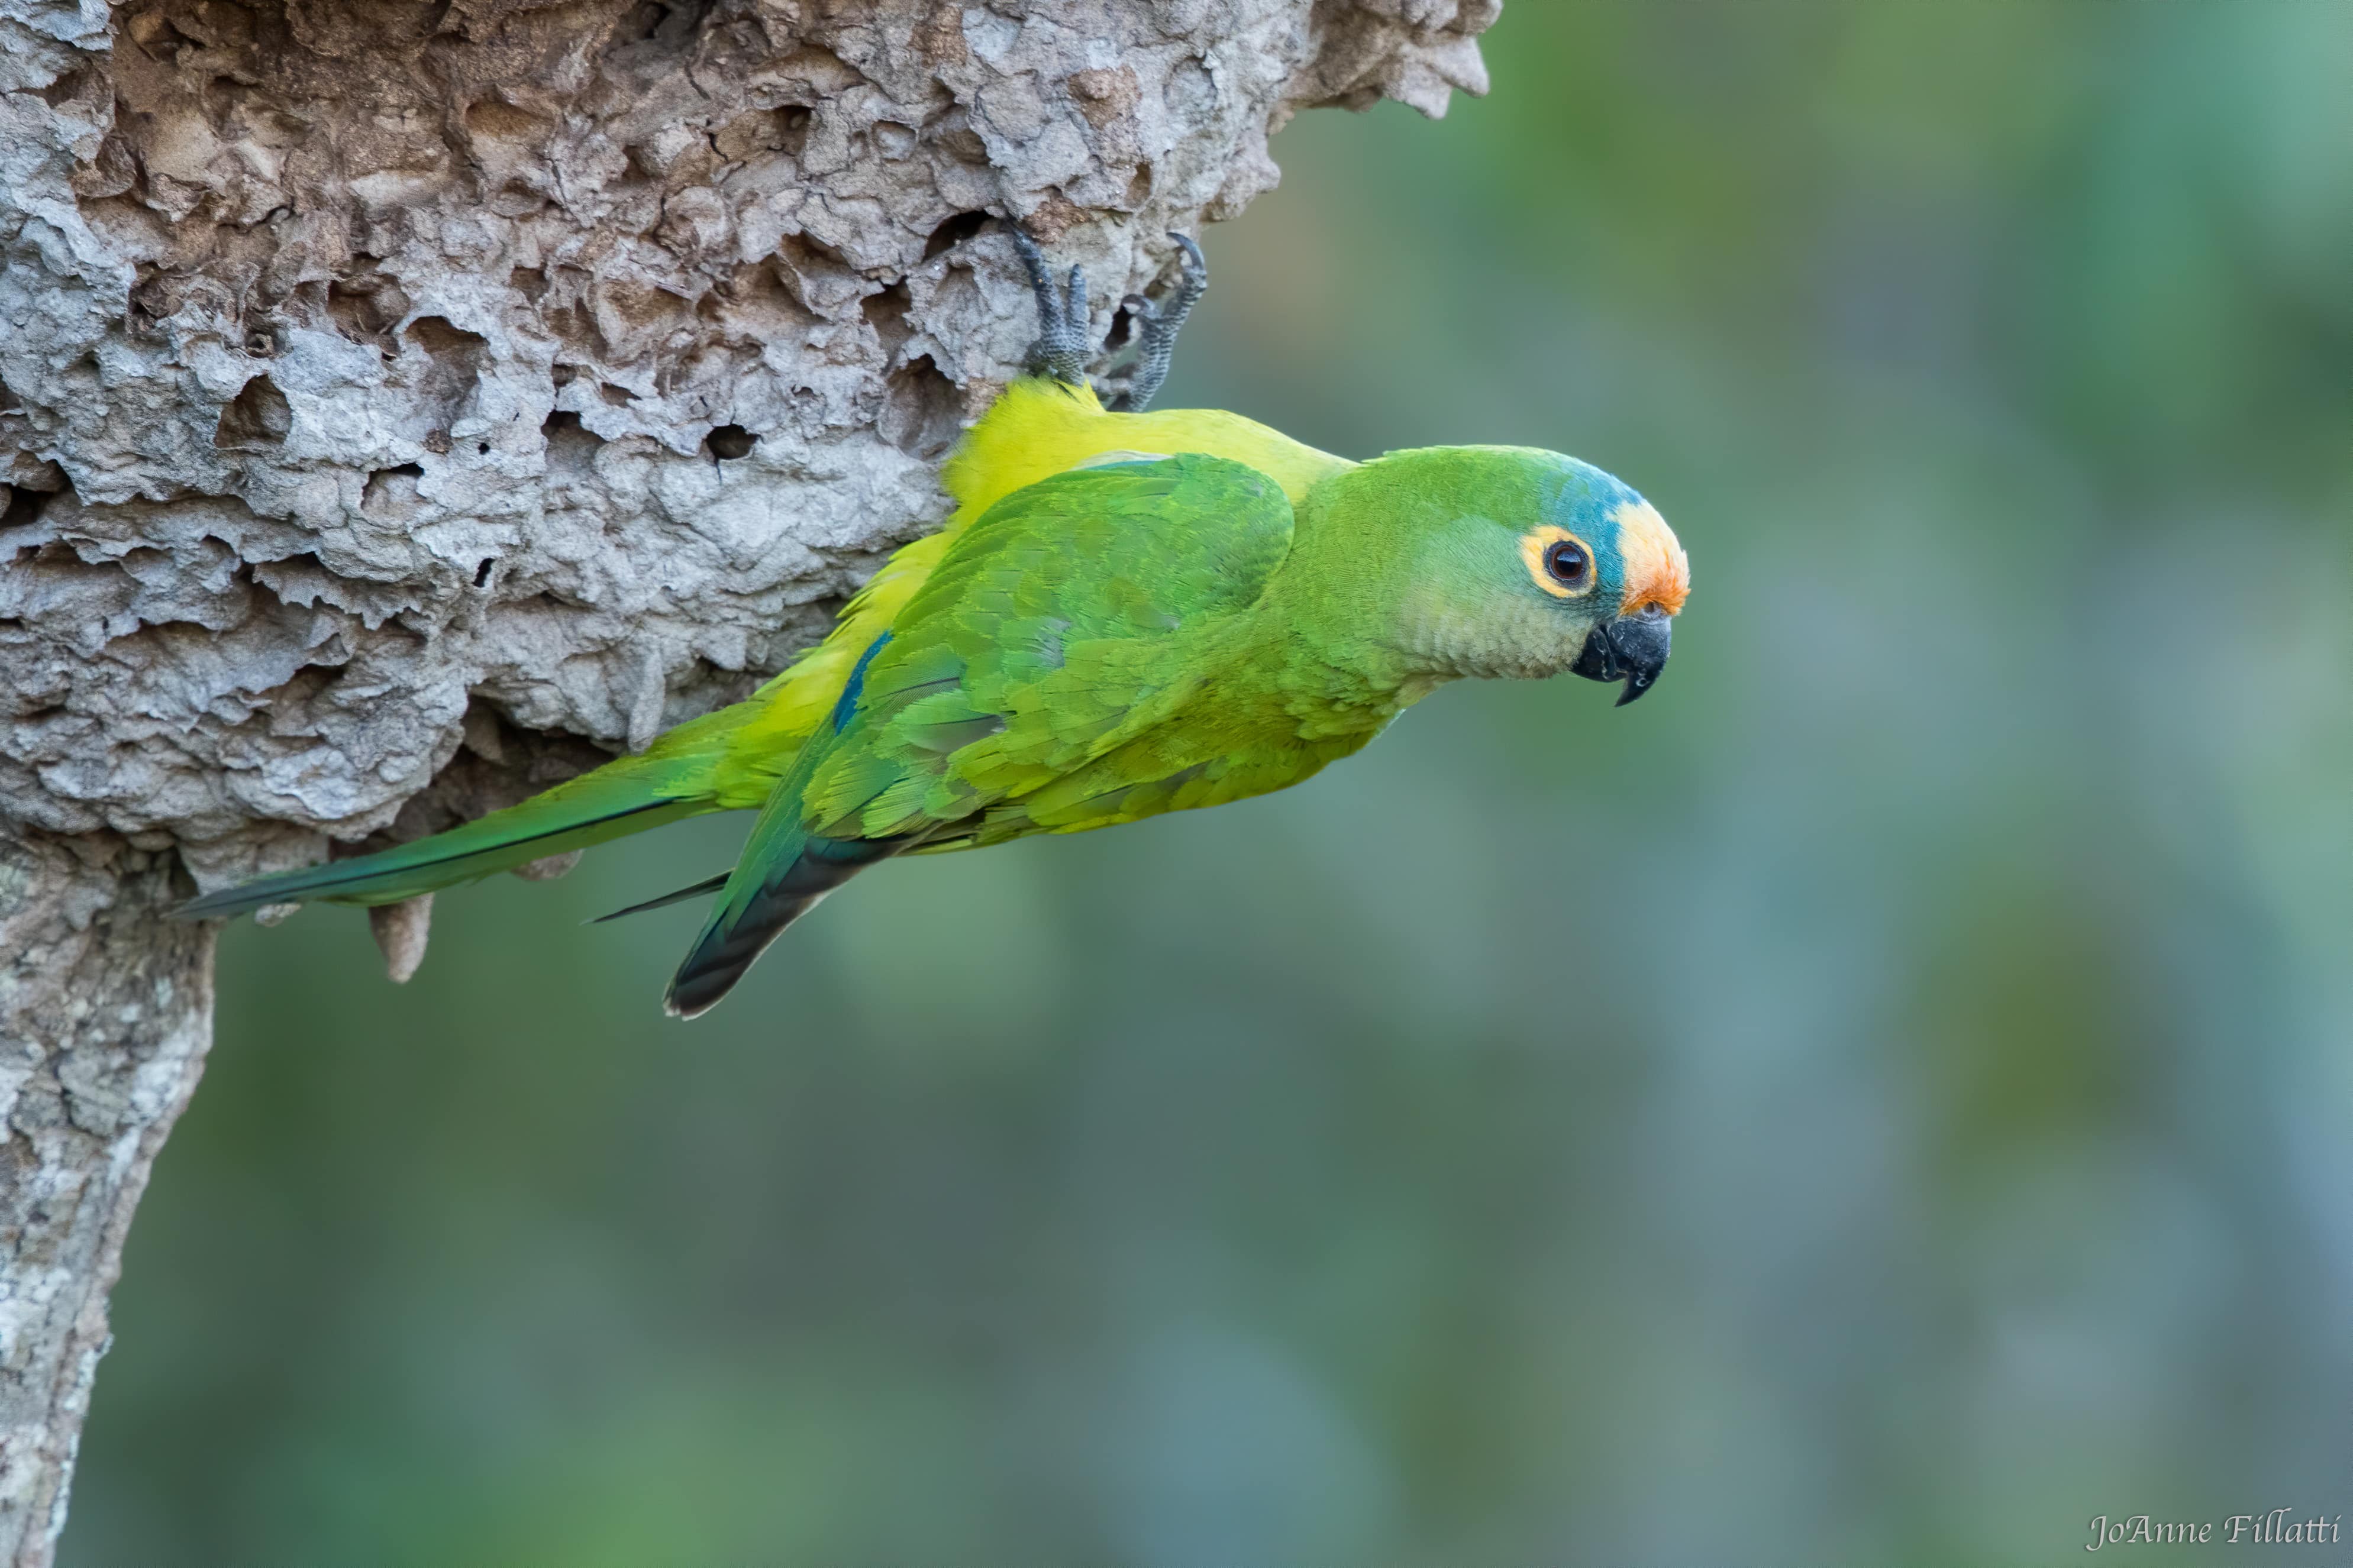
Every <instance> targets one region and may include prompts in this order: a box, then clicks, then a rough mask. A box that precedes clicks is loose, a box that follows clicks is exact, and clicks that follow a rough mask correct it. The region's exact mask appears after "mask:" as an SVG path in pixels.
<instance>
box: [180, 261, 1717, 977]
mask: <svg viewBox="0 0 2353 1568" xmlns="http://www.w3.org/2000/svg"><path fill="white" fill-rule="evenodd" d="M1015 243H1016V245H1017V247H1018V249H1019V250H1020V251H1021V254H1022V256H1023V258H1024V260H1025V261H1026V262H1027V263H1028V264H1029V268H1030V273H1031V279H1032V282H1033V284H1034V285H1035V286H1036V289H1037V293H1038V299H1039V314H1040V318H1041V327H1042V331H1041V334H1040V338H1039V347H1038V348H1037V349H1035V350H1033V351H1032V368H1033V371H1034V372H1035V373H1036V374H1030V375H1028V376H1025V377H1024V378H1023V379H1020V380H1018V381H1016V382H1014V383H1013V384H1011V385H1010V386H1008V388H1007V390H1006V393H1005V395H1003V396H1002V397H1000V398H999V399H998V400H997V403H996V404H995V405H993V406H992V407H991V408H990V409H989V411H988V412H987V415H985V416H983V417H982V419H981V420H980V421H979V423H978V424H976V426H974V427H973V428H972V429H971V430H970V431H968V432H967V433H966V434H965V438H964V440H963V441H962V443H961V444H960V446H959V448H958V451H957V453H956V455H955V457H954V458H952V459H951V460H950V463H949V465H948V467H947V469H946V471H945V473H944V476H943V478H944V483H945V484H946V486H947V488H948V489H949V491H950V493H951V494H952V495H954V496H955V498H956V500H958V502H959V503H960V504H959V506H958V509H957V510H956V512H955V516H954V517H952V518H951V519H950V521H949V522H948V524H947V526H946V527H945V528H944V529H943V530H942V531H940V532H939V533H937V534H935V535H934V536H932V537H930V538H928V539H924V540H920V541H918V542H915V543H913V544H911V545H909V546H907V547H906V548H905V549H903V550H902V551H901V552H898V554H897V555H895V556H894V557H893V558H892V561H891V562H890V563H888V564H887V565H886V566H885V567H884V568H883V569H882V571H881V572H880V573H878V574H876V576H875V578H874V579H873V581H872V582H871V583H870V584H868V586H867V587H866V589H865V590H864V591H863V592H861V593H860V595H859V596H858V597H857V598H855V599H853V600H852V601H851V602H850V604H849V605H848V607H846V608H845V609H844V611H843V612H842V615H841V617H840V620H839V624H838V625H837V626H836V628H835V630H834V632H833V634H832V635H831V636H830V637H828V639H827V640H826V641H825V642H823V643H821V644H819V645H818V647H815V648H813V649H811V650H810V651H809V653H807V655H804V656H803V657H802V658H801V659H800V660H799V661H797V663H795V664H794V665H793V666H792V667H790V668H787V669H786V671H785V672H784V673H783V674H782V675H779V676H778V677H776V679H774V680H772V681H770V682H769V683H768V685H767V686H765V687H764V688H763V689H761V690H760V691H759V692H757V693H755V694H754V696H753V697H752V698H751V699H749V700H746V701H744V702H742V703H738V704H736V705H735V706H733V707H731V708H727V709H723V710H720V711H718V712H716V713H712V714H710V715H707V716H706V717H704V718H702V719H699V720H695V721H691V722H690V723H687V724H683V725H681V726H679V727H678V728H677V729H675V730H672V731H669V732H668V733H666V734H664V735H663V736H661V737H660V738H659V739H658V740H657V741H656V742H654V744H653V745H652V746H651V747H650V748H649V750H648V751H647V752H645V753H644V754H642V755H640V756H636V757H626V758H621V759H618V760H617V761H615V762H613V763H608V764H607V765H606V766H604V767H601V768H598V769H597V770H596V771H595V772H593V773H587V774H585V775H584V776H582V777H580V778H578V779H575V780H573V781H572V782H570V783H568V784H561V785H558V786H557V787H556V788H554V789H553V790H550V791H548V792H546V793H545V794H543V795H538V796H535V797H534V798H533V799H531V800H528V801H525V802H523V803H522V805H516V806H512V807H510V808H508V809H507V810H505V811H501V812H495V813H492V814H491V816H486V817H483V818H481V819H480V820H479V821H476V822H472V823H469V824H467V825H465V826H461V827H458V828H454V829H451V830H450V831H448V832H447V833H442V834H438V835H436V836H434V837H430V838H426V839H420V840H418V841H417V842H415V843H412V844H406V845H401V846H399V847H395V848H392V849H387V850H384V851H381V852H379V853H376V854H373V855H365V856H360V857H357V858H349V859H343V860H332V861H329V862H328V863H327V864H325V865H323V866H320V867H315V868H310V869H307V870H301V871H294V872H290V873H287V874H285V875H282V876H277V877H269V878H264V879H260V880H259V881H256V882H252V883H248V884H247V885H245V886H243V887H238V888H234V889H226V890H224V891H220V892H215V893H210V894H206V896H204V897H202V898H199V899H197V900H194V901H193V902H192V903H190V904H188V905H186V906H185V908H184V910H183V911H182V912H183V913H185V914H187V915H190V916H211V915H225V914H231V913H236V912H238V911H240V910H251V909H256V908H259V907H260V906H263V905H267V904H278V903H285V902H290V901H299V900H306V899H319V900H328V901H333V902H343V903H360V904H383V903H390V902H396V901H398V900H403V899H407V898H412V897H415V896H417V894H419V893H424V892H428V891H431V890H433V889H438V888H442V887H446V886H449V885H451V884H453V883H457V882H461V881H469V880H472V879H476V878H479V877H482V876H486V875H489V874H490V873H491V872H494V871H498V870H503V869H510V868H514V867H517V866H520V865H522V864H523V863H525V862H527V861H530V860H533V859H536V858H541V857H543V856H546V855H551V854H555V853H559V852H562V851H564V850H567V849H571V848H575V847H579V846H582V845H585V844H591V843H596V842H599V841H602V840H604V839H607V838H611V837H618V836H620V835H621V834H625V833H631V832H636V831H638V830H640V829H642V828H645V827H649V826H657V825H659V824H660V823H663V822H668V821H672V820H676V819H677V818H679V817H681V816H691V815H694V814H697V813H700V812H705V811H714V810H725V809H733V808H751V809H756V810H757V811H758V813H759V816H758V818H757V820H756V821H755V822H754V826H753V828H752V832H751V836H750V837H749V839H748V840H747V841H746V843H745V845H744V852H743V855H742V858H740V859H739V860H738V861H737V863H736V865H735V867H734V868H733V870H732V871H730V872H728V873H726V874H725V875H723V876H722V877H717V878H713V879H710V880H708V881H706V882H702V883H698V884H696V885H695V886H693V887H691V888H687V889H681V891H679V892H677V893H673V894H670V895H668V896H666V897H664V898H660V899H656V900H650V901H649V902H648V903H644V904H639V905H636V906H633V907H632V908H631V909H629V910H621V911H619V912H620V913H621V914H629V913H634V912H636V910H643V909H651V908H655V907H658V906H659V905H661V904H666V903H670V902H672V901H674V900H679V899H683V898H688V897H692V896H696V895H699V894H703V893H710V892H716V893H717V895H718V898H717V900H716V902H715V903H714V905H713V907H712V911H711V915H710V918H709V920H708V921H706V922H705V923H704V926H703V929H702V934H701V936H700V937H699V938H698V939H697V940H696V942H695V943H694V946H693V948H692V950H691V952H689V953H688V954H687V957H686V960H685V962H684V963H681V965H680V966H679V969H678V973H677V974H676V976H675V977H674V978H673V979H672V981H671V982H670V991H669V994H668V996H667V998H666V999H665V1005H666V1007H667V1009H668V1010H669V1011H670V1013H671V1014H672V1015H674V1016H680V1017H693V1016H696V1015H698V1014H701V1013H702V1012H705V1011H707V1010H708V1009H709V1008H710V1007H712V1005H714V1004H716V1003H717V1002H718V1001H719V1000H720V998H722V997H723V996H724V995H725V994H727V993H728V991H729V990H730V989H732V988H733V986H734V984H735V983H736V982H737V981H738V980H740V979H741V978H742V977H743V975H744V972H745V971H746V970H747V969H748V968H750V967H751V964H752V963H753V961H754V959H756V958H757V957H758V956H759V955H760V953H761V952H763V951H764V950H765V949H766V947H767V946H768V944H769V943H770V942H774V941H775V940H776V937H777V936H778V935H779V934H780V933H782V932H783V931H784V930H785V928H786V927H787V926H789V925H790V924H791V923H792V922H793V921H796V920H797V919H799V918H800V916H802V915H803V914H805V913H806V912H807V910H809V909H810V908H811V906H813V905H815V904H816V903H817V901H818V900H819V899H821V898H823V897H824V896H825V895H826V894H828V893H829V892H831V891H832V890H833V889H835V888H838V887H839V886H840V885H841V884H842V883H843V882H845V881H847V880H848V879H849V878H851V877H853V876H855V875H856V874H857V873H858V872H859V871H860V870H861V869H863V868H866V867H868V866H871V865H873V864H874V863H875V862H877V861H879V860H884V859H888V858H892V857H893V856H897V855H905V854H934V853H938V852H942V851H945V850H952V849H967V848H975V847H983V846H987V845H991V844H1000V843H1004V842H1006V841H1008V840H1010V839H1015V838H1023V837H1029V836H1030V835H1032V834H1039V833H1076V832H1081V831H1083V830H1085V829H1088V828H1092V827H1105V826H1111V825H1112V824H1113V823H1121V822H1134V821H1137V820H1139V819H1141V818H1144V817H1147V816H1158V815H1160V814H1161V813H1163V812H1167V811H1183V810H1189V809H1191V808H1194V807H1197V806H1205V805H1219V804H1222V803H1223V802H1226V801H1230V800H1240V799H1243V798H1245V797H1247V796H1250V795H1263V794H1265V793H1267V792H1269V791H1271V790H1278V789H1282V788H1284V787H1286V786H1288V785H1291V784H1297V783H1299V782H1300V781H1301V780H1303V779H1305V778H1308V777H1310V776H1312V775H1313V774H1314V773H1317V772H1318V771H1320V770H1321V769H1323V768H1324V766H1325V765H1326V764H1328V763H1332V762H1334V761H1335V760H1337V759H1338V758H1341V757H1345V756H1346V755H1348V754H1349V753H1350V752H1354V751H1356V750H1357V749H1358V748H1359V747H1361V746H1363V745H1364V744H1365V743H1366V742H1368V741H1370V740H1371V739H1372V738H1373V737H1374V736H1375V735H1377V734H1378V733H1380V731H1382V730H1383V729H1384V728H1386V727H1387V726H1388V723H1389V721H1391V720H1392V719H1394V718H1396V717H1397V715H1398V713H1399V712H1401V711H1403V710H1405V709H1406V708H1408V707H1409V706H1410V705H1412V704H1413V703H1415V702H1417V701H1419V700H1421V699H1422V698H1423V697H1425V696H1427V695H1428V694H1429V693H1430V691H1432V690H1434V689H1437V688H1438V687H1440V686H1442V685H1444V684H1445V683H1447V682H1448V681H1451V680H1456V679H1462V678H1465V677H1472V676H1488V677H1493V676H1512V677H1523V678H1534V677H1543V676H1549V675H1556V674H1559V673H1561V672H1563V671H1567V672H1570V673H1573V674H1577V675H1581V676H1585V677H1588V679H1595V680H1601V681H1622V682H1624V690H1623V692H1622V694H1621V695H1620V699H1619V701H1620V704H1621V705H1622V704H1624V703H1626V702H1630V701H1632V700H1635V699H1636V698H1638V697H1640V696H1641V695H1642V694H1643V693H1644V692H1645V691H1647V690H1649V689H1650V688H1651V684H1652V683H1653V682H1654V681H1655V680H1656V679H1658V677H1659V673H1660V670H1661V669H1662V667H1663V666H1664V665H1665V663H1666V658H1667V652H1668V647H1669V640H1670V627H1671V626H1672V617H1673V616H1675V615H1676V614H1677V613H1678V612H1680V611H1681V609H1682V608H1683V600H1684V597H1685V595H1687V593H1688V592H1689V586H1690V569H1689V565H1688V563H1687V561H1686V559H1685V557H1684V553H1683V548H1682V546H1681V545H1680V544H1679V543H1678V542H1677V541H1676V539H1675V536H1674V534H1673V532H1672V531H1671V530H1670V529H1669V528H1668V527H1667V524H1666V522H1665V521H1664V520H1663V519H1662V518H1661V517H1660V515H1659V514H1658V512H1657V511H1656V510H1653V509H1652V508H1651V506H1650V505H1649V504H1648V503H1647V502H1645V501H1644V500H1642V498H1641V496H1639V495H1637V494H1636V493H1635V492H1634V491H1633V490H1632V489H1630V488H1628V487H1627V486H1626V485H1625V484H1623V483H1621V482H1620V481H1619V480H1618V479H1613V478H1612V477H1610V476H1609V474H1606V473H1604V472H1602V471H1601V470H1600V469H1599V468H1594V467H1592V466H1590V465H1589V464H1586V463H1582V462H1579V461H1577V459H1576V458H1568V457H1564V456H1562V455H1560V454H1559V453H1556V452H1547V451H1542V450H1538V449H1535V448H1532V447H1429V448H1424V449H1421V450H1415V451H1403V452H1392V453H1389V454H1388V455H1387V456H1385V457H1382V458H1377V459H1375V460H1373V461H1370V462H1365V463H1353V462H1349V461H1347V460H1345V459H1343V458H1335V457H1332V456H1330V455H1329V454H1327V453H1323V452H1318V451H1316V450H1314V448H1312V447H1304V446H1302V445H1300V444H1299V443H1297V442H1294V441H1292V440H1290V439H1289V438H1288V437H1283V436H1282V435H1281V434H1279V433H1278V432H1275V431H1273V430H1271V429H1268V428H1267V427H1266V426H1261V425H1257V424H1254V423H1252V422H1251V421H1249V420H1246V419H1243V418H1240V416H1235V415H1231V414H1227V413H1222V412H1219V411H1215V410H1202V411H1172V412H1165V413H1157V414H1145V413H1141V412H1120V411H1110V410H1106V409H1105V408H1104V407H1103V405H1101V404H1100V403H1099V402H1098V401H1097V399H1096V397H1095V395H1094V393H1093V391H1092V388H1091V386H1090V385H1089V384H1088V381H1087V378H1086V375H1085V371H1084V353H1085V349H1084V342H1083V340H1082V337H1081V336H1080V332H1081V330H1082V328H1083V325H1084V322H1085V320H1086V312H1085V296H1084V283H1083V279H1082V278H1081V276H1080V275H1079V273H1078V272H1077V271H1076V269H1073V270H1072V273H1071V283H1070V285H1069V289H1068V292H1067V295H1065V294H1064V293H1063V292H1062V291H1061V290H1058V289H1056V287H1055V286H1054V284H1053V282H1052V280H1051V279H1050V276H1049V275H1048V273H1047V271H1046V269H1045V267H1044V264H1043V261H1042V258H1039V255H1038V253H1037V251H1036V248H1035V247H1034V246H1032V245H1030V244H1029V242H1028V240H1027V238H1026V237H1021V236H1019V235H1018V231H1017V234H1016V241H1015ZM1179 244H1180V245H1181V246H1182V247H1183V249H1184V259H1185V274H1184V279H1183V281H1182V283H1181V285H1180V287H1179V289H1178V290H1177V292H1176V296H1175V297H1174V299H1173V300H1171V301H1170V302H1169V303H1168V304H1167V305H1166V306H1159V305H1155V303H1154V302H1152V301H1150V300H1144V299H1142V298H1141V297H1134V296H1132V297H1130V299H1129V300H1127V301H1126V303H1127V305H1128V308H1129V310H1130V311H1131V313H1132V314H1133V315H1134V317H1135V318H1136V319H1137V320H1138V321H1140V322H1141V323H1142V331H1141V334H1140V336H1141V352H1140V357H1139V370H1138V373H1137V375H1136V377H1135V379H1134V383H1133V384H1131V387H1130V390H1129V392H1128V394H1127V395H1126V396H1125V398H1124V400H1123V402H1124V404H1125V405H1126V406H1127V407H1129V408H1133V409H1140V408H1141V407H1142V405H1144V403H1145V402H1146V401H1147V400H1148V399H1149V397H1150V395H1151V393H1152V391H1153V390H1154V389H1155V386H1156V384H1157V382H1158V380H1159V377H1160V375H1161V374H1164V373H1165V371H1166V366H1167V362H1168V353H1169V349H1170V345H1171V344H1172V343H1173V341H1174V336H1175V332H1176V327H1177V326H1179V325H1181V323H1182V321H1183V318H1184V314H1185V312H1186V310H1187V309H1189V307H1190V306H1191V304H1192V302H1193V300H1195V299H1198V296H1199V294H1200V291H1201V288H1202V286H1203V283H1204V282H1205V280H1206V273H1205V270H1204V269H1203V268H1202V267H1201V263H1200V258H1199V255H1198V251H1196V250H1194V249H1193V248H1192V247H1191V246H1190V244H1189V242H1186V241H1183V240H1182V239H1181V237H1180V238H1179ZM607 918H608V919H609V918H613V917H607Z"/></svg>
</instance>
